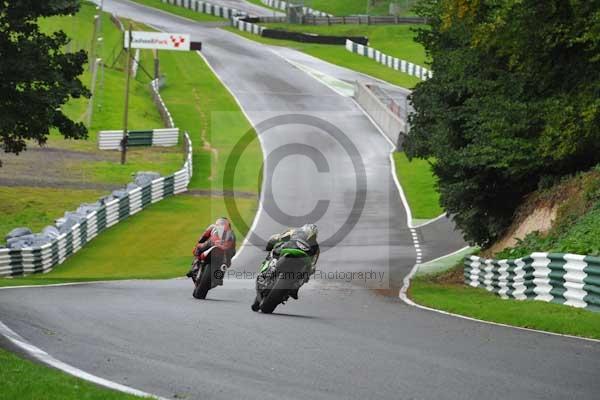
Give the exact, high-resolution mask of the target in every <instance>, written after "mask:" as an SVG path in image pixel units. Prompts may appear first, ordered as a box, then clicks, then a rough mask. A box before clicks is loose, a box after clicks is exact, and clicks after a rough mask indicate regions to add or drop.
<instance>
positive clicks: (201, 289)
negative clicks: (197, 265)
mask: <svg viewBox="0 0 600 400" xmlns="http://www.w3.org/2000/svg"><path fill="white" fill-rule="evenodd" d="M210 270H211V268H210V265H206V266H205V267H204V268H202V273H201V275H200V278H199V279H196V287H195V288H194V293H192V295H193V296H194V298H196V299H201V300H204V299H205V298H206V295H207V294H208V291H209V290H210V283H211V282H210Z"/></svg>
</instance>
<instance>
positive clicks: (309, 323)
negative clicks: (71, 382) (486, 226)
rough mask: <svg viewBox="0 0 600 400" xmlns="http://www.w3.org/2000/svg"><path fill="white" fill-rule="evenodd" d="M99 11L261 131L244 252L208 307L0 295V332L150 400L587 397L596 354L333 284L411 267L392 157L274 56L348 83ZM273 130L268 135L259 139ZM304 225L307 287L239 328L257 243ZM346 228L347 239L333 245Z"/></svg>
mask: <svg viewBox="0 0 600 400" xmlns="http://www.w3.org/2000/svg"><path fill="white" fill-rule="evenodd" d="M214 2H215V3H218V2H219V1H214ZM105 8H106V9H108V10H109V11H113V12H116V13H117V14H120V15H123V16H126V17H132V18H134V19H136V20H138V21H141V22H145V23H149V24H152V25H153V26H156V27H159V28H161V29H165V30H169V31H175V32H189V33H191V34H192V37H193V39H194V40H200V41H202V42H203V54H204V56H205V57H206V59H207V60H208V62H209V63H210V65H211V66H212V67H213V68H214V70H215V71H216V73H217V74H218V75H219V77H220V78H221V79H222V80H223V82H224V83H225V84H226V85H227V86H228V88H229V89H230V90H231V91H232V92H233V93H234V95H235V96H236V97H237V98H238V99H239V102H240V104H241V105H242V107H243V108H244V110H245V112H246V113H247V114H248V116H249V118H250V119H251V121H252V122H253V124H255V125H258V126H259V129H258V131H259V133H260V135H261V141H262V143H263V148H264V152H265V154H266V155H267V157H268V158H267V164H266V174H265V176H266V177H268V178H272V179H267V180H266V183H265V187H264V198H263V200H264V201H263V205H264V210H263V211H262V212H261V213H260V217H259V219H258V221H257V224H256V229H255V231H254V233H255V235H256V236H254V237H253V238H251V241H250V243H249V244H248V245H247V246H246V247H245V248H244V249H243V250H242V252H241V253H240V255H239V256H238V257H237V258H236V260H235V263H234V266H233V269H232V272H231V273H230V276H229V279H227V280H226V282H225V286H224V287H222V288H217V289H215V290H212V291H211V292H210V293H209V298H210V299H209V300H207V301H198V300H195V299H193V298H192V297H191V290H192V285H191V282H189V281H186V280H168V281H126V282H113V283H97V284H89V285H80V286H65V287H47V288H31V289H9V290H0V320H1V321H2V322H4V323H5V324H6V325H7V326H9V327H10V328H11V329H13V330H14V331H16V332H17V333H19V334H20V335H21V336H23V337H24V338H25V339H27V340H28V341H29V342H31V343H32V344H34V345H36V346H38V347H40V348H41V349H43V350H45V351H47V352H48V353H50V354H52V355H53V356H55V357H56V358H58V359H60V360H62V361H65V362H67V363H69V364H71V365H74V366H76V367H78V368H81V369H83V370H85V371H88V372H90V373H93V374H95V375H98V376H101V377H104V378H108V379H111V380H114V381H115V382H119V383H122V384H126V385H129V386H131V387H134V388H138V389H141V390H144V391H147V392H150V393H156V394H158V395H161V396H164V397H173V398H175V397H176V396H177V397H178V398H187V399H271V398H273V399H275V398H278V399H280V398H285V399H307V398H308V399H367V398H368V399H376V398H382V399H383V398H385V399H398V398H402V399H404V398H415V399H428V398H441V399H465V398H473V399H476V398H519V399H534V398H539V399H548V398H582V399H583V398H586V399H590V398H594V397H595V396H596V395H597V393H598V391H599V390H600V382H599V381H598V379H597V378H596V375H597V369H598V366H600V362H599V361H598V360H599V359H600V345H599V344H597V343H591V342H584V341H579V340H576V339H569V338H563V337H557V336H548V335H543V334H538V333H531V332H524V331H519V330H514V329H511V328H503V327H498V326H492V325H484V324H480V323H476V322H470V321H465V320H461V319H457V318H453V317H449V316H445V315H440V314H436V313H432V312H427V311H422V310H419V309H416V308H412V307H409V306H407V305H405V304H404V303H401V302H400V301H399V300H398V299H397V298H390V297H383V296H378V295H376V294H374V292H373V291H371V290H367V289H365V288H364V287H363V285H361V282H360V280H355V281H354V282H353V283H350V282H346V278H347V276H348V275H347V273H348V272H372V274H371V279H370V280H369V282H368V286H371V287H387V286H389V285H392V286H399V285H400V284H401V281H402V278H403V277H404V276H405V275H406V274H407V273H408V272H409V271H410V269H411V268H412V266H413V265H414V262H415V256H416V253H415V249H414V247H413V243H412V239H411V235H410V231H409V229H408V227H407V225H406V215H405V211H404V208H403V207H402V203H401V200H400V196H399V195H398V192H397V189H396V186H395V184H394V181H393V179H392V175H391V172H390V164H389V158H388V153H389V151H390V144H389V143H388V142H387V141H386V140H385V139H384V138H383V136H382V135H381V134H380V133H379V132H378V131H377V130H376V129H375V127H374V126H373V125H372V124H371V123H370V122H369V120H368V119H367V118H366V117H365V116H364V114H363V113H362V112H361V110H360V109H359V108H358V107H357V106H356V104H355V103H354V102H353V101H352V100H351V99H350V98H348V97H344V96H341V95H339V94H338V93H336V92H335V91H333V90H332V89H330V88H329V87H327V86H325V85H323V84H322V83H320V82H319V81H317V80H315V79H314V78H313V77H311V76H309V75H308V74H306V73H305V72H303V71H302V70H299V69H298V68H296V67H295V66H294V65H292V64H290V63H289V62H288V61H287V60H286V58H287V59H288V60H295V62H303V63H305V65H309V64H310V66H311V67H312V68H318V69H319V70H320V71H322V72H324V73H327V74H329V75H331V76H335V77H337V78H338V79H340V80H344V81H348V82H350V81H352V80H354V79H365V77H364V76H362V75H360V74H356V73H353V72H351V71H348V70H344V69H341V68H337V67H334V66H331V65H329V64H326V63H323V62H320V61H319V60H315V59H312V58H310V57H308V56H304V55H301V54H294V52H293V51H289V50H277V53H279V54H275V53H274V51H273V49H272V48H270V47H267V46H262V45H259V44H256V43H253V42H250V41H247V40H244V39H240V38H239V37H237V36H236V35H234V34H231V33H229V32H226V31H223V30H220V29H215V28H208V27H204V26H202V25H199V24H196V23H193V22H191V21H188V20H184V19H180V18H176V17H173V16H170V15H168V14H165V13H162V12H157V11H153V10H150V9H148V8H145V7H141V6H137V5H135V4H132V3H129V2H127V1H120V0H119V1H117V0H110V1H105ZM238 8H239V7H238ZM281 56H284V57H285V58H282V57H281ZM392 89H393V88H392ZM392 89H391V90H392ZM290 115H291V116H290ZM272 118H278V119H277V120H275V121H276V122H277V123H275V124H274V125H275V126H274V127H270V128H268V127H266V126H265V123H264V121H265V120H267V121H268V120H271V119H272ZM261 127H262V128H261ZM278 158H280V160H278ZM356 171H358V174H357V172H356ZM357 176H358V177H359V179H357ZM319 201H321V203H319ZM324 202H325V203H324ZM319 204H322V205H326V207H323V208H322V209H321V208H320V207H321V206H319ZM275 205H277V207H275ZM315 207H316V208H315ZM315 210H316V211H315ZM311 213H313V217H314V221H316V222H317V223H318V224H319V227H320V237H321V240H322V241H324V243H325V246H324V252H323V254H322V256H321V259H320V261H319V269H320V272H319V274H320V275H319V276H318V277H316V279H314V280H312V281H311V282H310V283H309V284H308V285H306V286H305V287H303V288H302V289H301V291H300V300H299V301H291V302H289V303H288V304H286V305H284V306H282V307H279V308H278V309H277V310H276V314H274V315H262V314H257V313H253V312H251V311H250V303H251V301H252V299H253V295H254V293H253V282H252V280H250V279H242V278H243V277H244V276H242V273H244V272H248V273H251V272H254V271H255V270H256V267H257V265H258V263H259V262H260V260H261V259H262V258H263V257H264V253H263V252H262V250H261V248H260V245H261V244H262V242H263V239H264V238H266V237H268V236H269V235H270V234H271V233H273V232H277V231H280V230H282V229H283V227H284V226H286V225H297V224H299V222H300V221H304V220H307V219H310V218H306V217H304V218H300V217H299V216H302V215H305V214H307V215H308V214H311ZM287 214H290V215H287ZM286 215H287V216H286ZM347 221H350V222H351V223H352V227H351V229H349V230H348V231H347V232H345V235H343V236H335V232H336V231H338V230H339V229H340V227H342V226H344V223H345V222H347ZM343 233H344V232H343ZM418 235H419V238H420V241H421V244H422V247H423V253H424V260H425V261H426V260H430V259H433V258H436V257H439V256H441V255H443V254H446V253H448V252H450V251H454V250H456V249H458V248H460V247H462V246H463V245H464V244H463V242H462V240H461V239H460V235H458V234H457V233H456V232H454V231H453V228H452V225H451V224H450V223H449V222H448V221H447V220H446V219H440V220H438V221H436V222H435V223H433V224H431V225H428V226H425V227H423V228H422V229H419V230H418ZM338 239H339V240H338ZM236 273H237V274H238V275H237V276H236V275H235V274H236ZM246 277H247V276H246ZM355 277H356V275H355ZM331 278H337V279H331ZM380 278H381V279H380Z"/></svg>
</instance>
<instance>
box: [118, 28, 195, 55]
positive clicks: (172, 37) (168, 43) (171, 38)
mask: <svg viewBox="0 0 600 400" xmlns="http://www.w3.org/2000/svg"><path fill="white" fill-rule="evenodd" d="M131 36H132V40H131V48H132V49H156V50H180V51H189V50H190V35H188V34H184V33H164V32H144V31H132V32H131ZM128 45H129V32H125V46H124V47H125V48H127V47H128Z"/></svg>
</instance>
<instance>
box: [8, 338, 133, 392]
mask: <svg viewBox="0 0 600 400" xmlns="http://www.w3.org/2000/svg"><path fill="white" fill-rule="evenodd" d="M0 365H2V368H0V382H2V388H1V390H0V399H2V400H14V399H19V400H41V399H43V400H139V399H140V398H139V397H137V396H133V395H128V394H124V393H120V392H116V391H113V390H110V389H104V388H101V387H99V386H97V385H94V384H92V383H89V382H86V381H84V380H82V379H78V378H75V377H73V376H71V375H68V374H66V373H64V372H61V371H58V370H55V369H52V368H49V367H46V366H43V365H41V364H37V363H34V362H32V361H29V360H26V359H23V358H20V357H18V356H16V355H14V354H12V353H10V352H8V351H6V350H3V349H0Z"/></svg>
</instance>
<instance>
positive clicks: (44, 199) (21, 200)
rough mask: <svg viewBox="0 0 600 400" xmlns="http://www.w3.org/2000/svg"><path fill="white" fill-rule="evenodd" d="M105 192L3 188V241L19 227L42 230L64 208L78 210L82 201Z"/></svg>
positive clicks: (0, 205) (0, 206)
mask: <svg viewBox="0 0 600 400" xmlns="http://www.w3.org/2000/svg"><path fill="white" fill-rule="evenodd" d="M103 194H106V193H103V192H101V191H98V190H66V189H39V188H28V187H0V217H1V218H0V243H2V242H3V241H4V237H5V236H6V234H7V233H8V232H10V231H11V230H12V229H14V228H16V227H18V226H28V227H30V228H31V229H32V230H33V231H34V232H39V231H40V230H41V229H42V228H44V227H45V226H46V225H50V224H52V223H53V222H54V220H55V219H56V218H59V217H62V216H63V214H64V212H65V211H67V210H75V209H76V208H77V207H79V205H80V204H81V203H86V202H94V201H96V200H98V198H100V197H101V196H102V195H103Z"/></svg>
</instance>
